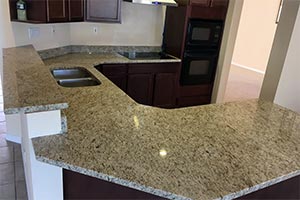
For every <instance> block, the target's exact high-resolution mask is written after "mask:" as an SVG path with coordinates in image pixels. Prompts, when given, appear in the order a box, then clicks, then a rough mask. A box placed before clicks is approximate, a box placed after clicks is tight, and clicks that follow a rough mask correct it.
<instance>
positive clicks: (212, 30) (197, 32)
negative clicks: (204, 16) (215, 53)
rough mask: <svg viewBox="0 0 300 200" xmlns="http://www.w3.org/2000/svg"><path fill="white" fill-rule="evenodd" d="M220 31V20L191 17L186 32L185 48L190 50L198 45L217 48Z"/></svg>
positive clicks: (221, 31)
mask: <svg viewBox="0 0 300 200" xmlns="http://www.w3.org/2000/svg"><path fill="white" fill-rule="evenodd" d="M222 33H223V22H222V21H214V20H213V21H211V20H209V21H208V20H195V19H191V20H190V21H189V27H188V33H187V42H186V45H187V49H189V50H192V49H195V48H199V47H210V48H218V46H219V44H220V43H221V39H222Z"/></svg>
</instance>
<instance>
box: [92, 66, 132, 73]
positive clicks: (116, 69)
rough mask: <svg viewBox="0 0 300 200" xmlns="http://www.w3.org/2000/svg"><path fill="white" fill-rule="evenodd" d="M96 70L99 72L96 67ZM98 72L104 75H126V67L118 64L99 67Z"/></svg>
mask: <svg viewBox="0 0 300 200" xmlns="http://www.w3.org/2000/svg"><path fill="white" fill-rule="evenodd" d="M96 68H97V69H98V70H99V68H98V67H96ZM100 71H101V72H102V73H103V74H104V75H115V74H125V73H127V66H126V65H118V64H112V65H101V66H100Z"/></svg>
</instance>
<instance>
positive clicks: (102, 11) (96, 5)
mask: <svg viewBox="0 0 300 200" xmlns="http://www.w3.org/2000/svg"><path fill="white" fill-rule="evenodd" d="M86 20H87V21H93V22H114V23H120V22H121V0H86Z"/></svg>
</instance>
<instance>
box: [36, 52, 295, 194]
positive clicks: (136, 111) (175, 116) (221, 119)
mask: <svg viewBox="0 0 300 200" xmlns="http://www.w3.org/2000/svg"><path fill="white" fill-rule="evenodd" d="M97 56H98V55H85V54H83V55H82V54H75V55H65V56H61V57H58V58H55V59H49V60H46V61H45V63H46V64H47V65H48V66H49V68H57V67H72V66H75V65H76V66H77V65H79V66H86V68H87V69H88V70H89V71H90V72H92V73H93V74H94V75H95V76H96V77H97V78H98V79H99V80H101V82H102V85H101V86H99V87H95V88H88V89H83V88H76V89H72V90H70V89H65V90H64V92H63V93H64V94H65V97H66V98H67V99H68V103H69V105H70V108H69V109H67V110H66V115H67V118H68V133H67V134H65V135H55V136H49V137H43V138H35V139H33V144H34V148H35V152H36V155H37V159H38V160H40V161H43V162H46V163H50V164H53V165H57V166H61V167H63V168H66V169H70V170H73V171H76V172H79V173H83V174H86V175H90V176H93V177H97V178H100V179H103V180H107V181H110V182H114V183H117V184H121V185H124V186H127V187H131V188H135V189H138V190H142V191H145V192H149V193H152V194H155V195H159V196H162V197H166V198H169V199H201V200H202V199H204V200H206V199H233V198H236V197H240V196H243V195H245V194H248V193H250V192H253V191H256V190H259V189H262V188H264V187H267V186H269V185H273V184H275V183H277V182H280V181H283V180H286V179H288V178H291V177H294V176H296V175H299V174H300V171H299V169H300V152H299V143H300V116H299V115H298V114H296V113H294V112H292V111H289V110H287V109H284V108H282V107H279V106H277V105H274V104H272V103H268V102H263V101H257V100H251V101H245V102H236V103H227V104H215V105H208V106H198V107H190V108H182V109H173V110H167V109H159V108H153V107H148V106H143V105H139V104H137V103H135V102H134V101H133V100H132V99H131V98H130V97H128V96H127V95H126V94H124V93H123V92H122V91H121V90H120V89H119V88H117V87H115V86H114V85H113V84H112V83H111V82H110V81H109V80H108V79H106V78H105V77H104V76H103V75H102V74H101V73H99V72H98V71H97V70H95V69H94V67H93V65H94V64H97V63H99V62H101V63H102V62H105V60H106V61H108V60H109V61H111V62H120V63H122V60H123V59H124V58H121V57H120V58H116V57H114V56H113V55H112V54H106V57H105V56H104V55H101V56H104V57H105V58H104V57H102V58H103V60H102V59H100V58H97ZM110 56H113V58H114V59H116V60H114V59H112V60H110ZM119 59H120V60H119ZM162 150H163V151H164V152H165V153H163V156H162V155H161V152H162Z"/></svg>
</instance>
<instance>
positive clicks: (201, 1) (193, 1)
mask: <svg viewBox="0 0 300 200" xmlns="http://www.w3.org/2000/svg"><path fill="white" fill-rule="evenodd" d="M210 1H211V0H190V5H196V6H205V7H208V6H210Z"/></svg>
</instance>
